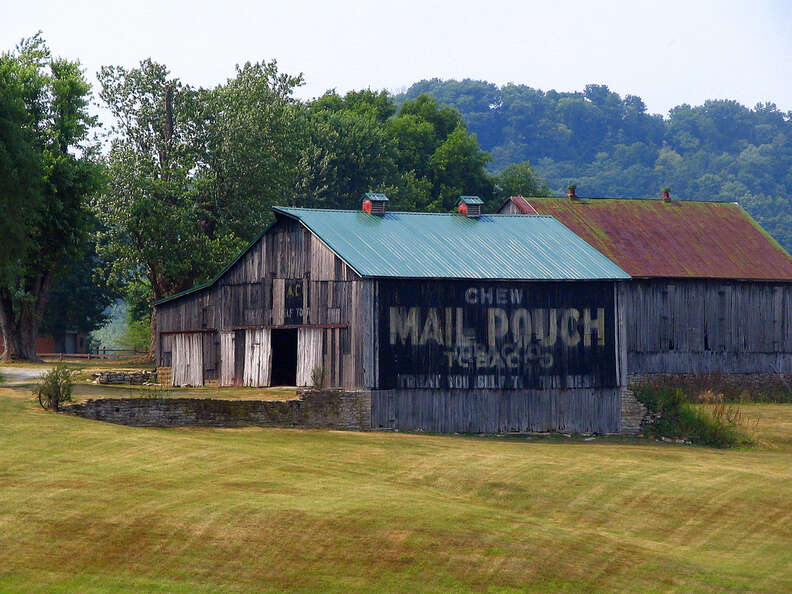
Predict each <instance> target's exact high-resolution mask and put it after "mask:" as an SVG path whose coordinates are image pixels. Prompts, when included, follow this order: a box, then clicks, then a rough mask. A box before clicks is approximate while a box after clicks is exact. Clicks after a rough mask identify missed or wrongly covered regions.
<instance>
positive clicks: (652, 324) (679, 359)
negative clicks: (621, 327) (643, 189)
mask: <svg viewBox="0 0 792 594" xmlns="http://www.w3.org/2000/svg"><path fill="white" fill-rule="evenodd" d="M500 212H501V213H522V214H526V215H536V214H544V215H552V216H553V217H555V218H556V219H558V220H559V221H561V222H562V223H563V224H564V225H566V226H567V227H568V228H569V229H571V230H572V231H573V232H575V234H577V235H579V236H580V237H582V238H583V239H584V240H586V241H587V242H588V243H589V244H591V245H592V246H593V247H595V248H596V249H597V250H598V251H600V252H601V253H603V254H604V255H606V256H607V257H608V258H610V259H611V260H612V261H613V262H614V263H616V264H618V265H619V266H620V267H621V268H622V269H623V270H625V271H626V272H628V273H629V274H630V276H632V280H631V281H629V282H627V283H623V284H622V286H621V291H622V294H621V295H620V302H621V304H622V307H623V309H624V316H625V319H626V321H627V329H626V332H627V367H628V369H629V373H631V374H632V373H635V374H657V373H671V374H679V373H682V374H689V373H695V374H700V373H716V374H723V373H726V374H736V373H751V374H757V373H790V372H792V258H791V257H790V255H789V254H788V253H787V252H786V251H784V249H783V248H782V247H781V246H780V245H779V244H778V243H777V242H776V241H775V240H774V239H773V238H772V237H771V236H770V235H769V234H768V233H767V232H765V231H764V230H763V229H762V228H761V227H760V226H759V225H758V224H757V223H756V222H755V221H754V220H753V219H752V218H751V217H750V216H748V214H747V213H746V212H745V211H744V210H743V209H742V208H740V206H739V205H738V204H737V203H731V202H729V203H722V202H695V201H687V200H685V201H677V200H671V199H670V196H669V195H668V193H667V192H666V193H664V196H663V198H662V199H659V200H628V199H589V198H579V197H577V196H575V192H574V189H571V190H570V196H568V197H567V198H522V197H512V198H509V199H508V200H506V201H505V202H504V204H503V206H502V207H501V209H500Z"/></svg>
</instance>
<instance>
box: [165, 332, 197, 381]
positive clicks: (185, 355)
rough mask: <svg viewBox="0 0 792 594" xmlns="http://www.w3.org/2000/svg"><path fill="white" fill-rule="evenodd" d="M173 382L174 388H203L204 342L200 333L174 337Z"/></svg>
mask: <svg viewBox="0 0 792 594" xmlns="http://www.w3.org/2000/svg"><path fill="white" fill-rule="evenodd" d="M171 381H172V383H173V385H174V386H203V340H202V335H201V334H200V333H198V332H195V333H191V334H186V333H185V334H175V335H174V341H173V375H172V380H171Z"/></svg>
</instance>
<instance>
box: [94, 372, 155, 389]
mask: <svg viewBox="0 0 792 594" xmlns="http://www.w3.org/2000/svg"><path fill="white" fill-rule="evenodd" d="M93 377H94V378H95V379H96V383H98V384H130V385H136V386H141V385H143V384H156V383H157V372H156V371H143V370H140V371H101V372H99V373H95V374H94V375H93Z"/></svg>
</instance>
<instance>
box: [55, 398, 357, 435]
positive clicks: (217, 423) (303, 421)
mask: <svg viewBox="0 0 792 594" xmlns="http://www.w3.org/2000/svg"><path fill="white" fill-rule="evenodd" d="M298 395H299V398H297V399H295V400H217V399H212V398H103V399H99V400H87V401H86V402H81V403H79V404H71V405H66V406H62V407H61V409H60V411H59V412H61V413H64V414H68V415H75V416H78V417H84V418H86V419H94V420H97V421H106V422H109V423H117V424H120V425H132V426H138V427H188V426H196V427H242V426H247V425H254V426H258V427H304V428H311V429H320V428H321V429H348V430H353V431H369V430H370V429H371V393H370V392H351V391H345V390H322V391H314V390H303V391H300V392H299V393H298Z"/></svg>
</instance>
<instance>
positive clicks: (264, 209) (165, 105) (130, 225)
mask: <svg viewBox="0 0 792 594" xmlns="http://www.w3.org/2000/svg"><path fill="white" fill-rule="evenodd" d="M99 82H100V84H101V86H102V89H101V92H100V97H101V98H102V100H103V101H104V102H105V104H106V106H107V107H108V109H109V110H110V112H111V114H112V115H113V117H114V119H115V124H114V126H113V129H112V132H111V133H112V141H111V147H110V153H109V155H108V177H109V183H108V187H107V191H106V192H105V193H103V194H101V195H100V196H98V197H97V198H96V199H95V201H94V207H95V212H96V214H97V217H98V218H99V219H100V221H101V223H102V224H103V227H104V229H105V231H104V232H103V233H102V234H101V235H100V242H99V245H100V253H101V254H102V255H103V257H104V259H105V260H106V261H108V262H110V263H111V268H110V270H109V273H110V274H109V276H110V277H111V278H112V279H114V280H115V281H116V282H117V283H118V284H119V285H122V286H123V285H134V286H141V284H144V285H147V286H150V288H151V293H152V294H151V297H153V298H154V299H160V298H162V297H167V296H169V295H172V294H174V293H177V292H179V291H181V290H184V289H186V288H189V287H191V286H193V285H194V284H195V283H197V282H201V281H204V280H206V279H207V278H209V277H210V276H211V275H212V274H214V273H215V272H216V271H217V270H218V269H219V268H220V267H221V266H222V265H223V263H225V262H226V261H227V260H228V258H229V257H231V255H233V254H234V253H235V252H236V251H238V250H239V249H240V248H241V247H243V246H244V245H245V244H246V243H247V242H248V241H250V240H251V239H252V237H253V236H254V235H255V234H256V233H257V232H259V231H260V230H261V228H262V226H263V225H264V224H265V222H266V221H267V220H268V217H269V216H271V215H270V213H269V208H268V206H269V205H271V204H273V203H275V202H276V201H279V200H278V198H279V197H280V196H282V195H283V194H284V193H286V192H287V191H288V190H289V189H290V188H292V187H293V186H294V183H295V181H294V180H295V176H296V170H297V161H298V158H299V147H300V142H299V135H300V134H301V133H302V132H301V127H300V125H299V124H298V113H297V111H298V109H297V106H296V103H295V101H294V100H293V99H292V97H291V94H292V91H293V89H294V87H295V86H297V85H299V84H301V78H300V77H292V76H288V75H284V74H280V73H278V70H277V65H276V64H275V62H271V63H257V64H246V65H244V66H243V67H241V68H238V69H237V72H236V76H235V78H233V79H231V80H229V81H228V82H227V83H226V84H225V85H220V86H218V87H217V88H215V89H194V88H192V87H190V86H189V85H185V84H182V83H181V81H179V80H178V79H176V78H173V77H171V76H170V74H169V72H168V69H167V68H166V67H165V66H164V65H162V64H157V63H156V62H153V61H152V60H144V61H143V62H141V63H140V65H139V67H137V68H131V69H127V68H123V67H103V68H102V69H101V71H100V73H99ZM151 324H152V330H153V329H154V327H155V325H156V320H155V319H154V318H152V320H151ZM155 335H156V333H155V332H152V336H155ZM152 346H153V345H152Z"/></svg>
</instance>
